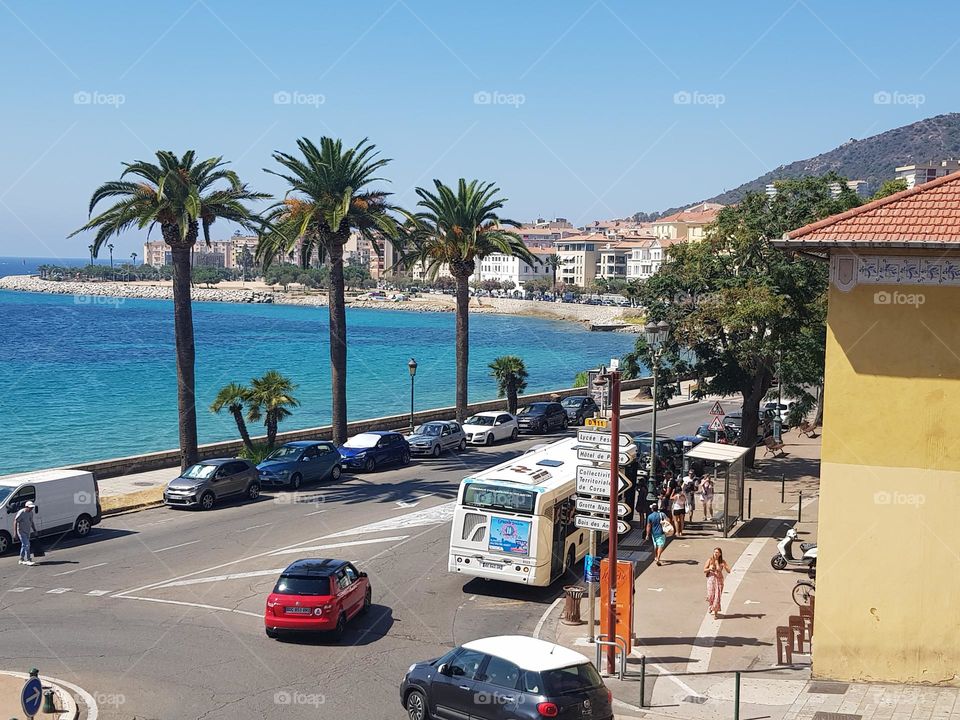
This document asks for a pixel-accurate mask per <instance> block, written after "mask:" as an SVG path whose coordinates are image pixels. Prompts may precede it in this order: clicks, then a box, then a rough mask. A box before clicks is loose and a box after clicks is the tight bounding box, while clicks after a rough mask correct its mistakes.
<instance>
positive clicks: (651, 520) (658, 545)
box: [647, 507, 667, 565]
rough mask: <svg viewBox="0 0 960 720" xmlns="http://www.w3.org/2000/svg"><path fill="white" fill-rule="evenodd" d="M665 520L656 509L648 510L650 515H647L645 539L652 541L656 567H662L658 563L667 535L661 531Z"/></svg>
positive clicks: (663, 515) (661, 513)
mask: <svg viewBox="0 0 960 720" xmlns="http://www.w3.org/2000/svg"><path fill="white" fill-rule="evenodd" d="M666 519H667V516H666V514H665V513H663V512H661V511H660V510H659V509H657V508H656V507H651V508H650V514H649V515H647V537H648V538H650V539H651V540H653V557H654V560H656V562H657V565H663V563H662V562H660V556H661V555H662V554H663V548H664V547H665V546H666V544H667V535H666V533H665V532H664V531H663V521H664V520H666Z"/></svg>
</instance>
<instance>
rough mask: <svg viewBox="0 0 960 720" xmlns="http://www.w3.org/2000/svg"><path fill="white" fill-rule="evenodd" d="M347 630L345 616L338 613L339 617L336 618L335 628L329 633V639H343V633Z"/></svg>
mask: <svg viewBox="0 0 960 720" xmlns="http://www.w3.org/2000/svg"><path fill="white" fill-rule="evenodd" d="M346 629H347V616H346V615H344V614H343V613H340V617H338V618H337V627H335V628H334V629H333V632H331V633H330V637H331V638H333V640H335V641H339V640H342V639H343V633H344V631H345V630H346Z"/></svg>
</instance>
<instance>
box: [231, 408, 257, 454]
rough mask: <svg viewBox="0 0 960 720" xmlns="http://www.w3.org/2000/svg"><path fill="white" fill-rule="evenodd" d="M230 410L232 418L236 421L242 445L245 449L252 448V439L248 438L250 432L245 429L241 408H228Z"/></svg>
mask: <svg viewBox="0 0 960 720" xmlns="http://www.w3.org/2000/svg"><path fill="white" fill-rule="evenodd" d="M230 412H231V413H233V419H234V421H236V423H237V430H238V431H239V432H240V439H242V440H243V446H244V447H245V448H246V449H247V450H253V441H252V440H251V439H250V433H249V432H248V431H247V423H246V421H245V420H244V419H243V408H242V407H236V408H230Z"/></svg>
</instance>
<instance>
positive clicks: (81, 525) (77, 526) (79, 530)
mask: <svg viewBox="0 0 960 720" xmlns="http://www.w3.org/2000/svg"><path fill="white" fill-rule="evenodd" d="M91 529H93V520H92V519H91V518H90V516H89V515H87V514H83V515H81V516H80V517H78V518H77V522H76V523H74V525H73V534H74V535H76V536H77V537H78V538H83V537H86V536H87V535H89V534H90V530H91Z"/></svg>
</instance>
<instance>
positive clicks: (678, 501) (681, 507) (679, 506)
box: [673, 488, 687, 537]
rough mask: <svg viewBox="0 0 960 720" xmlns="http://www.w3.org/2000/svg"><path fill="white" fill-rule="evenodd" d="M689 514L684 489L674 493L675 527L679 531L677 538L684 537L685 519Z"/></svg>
mask: <svg viewBox="0 0 960 720" xmlns="http://www.w3.org/2000/svg"><path fill="white" fill-rule="evenodd" d="M686 514H687V496H686V495H684V494H683V489H682V488H677V489H676V490H674V491H673V525H674V527H675V528H676V529H677V537H683V530H684V523H683V520H684V517H685V516H686Z"/></svg>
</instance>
